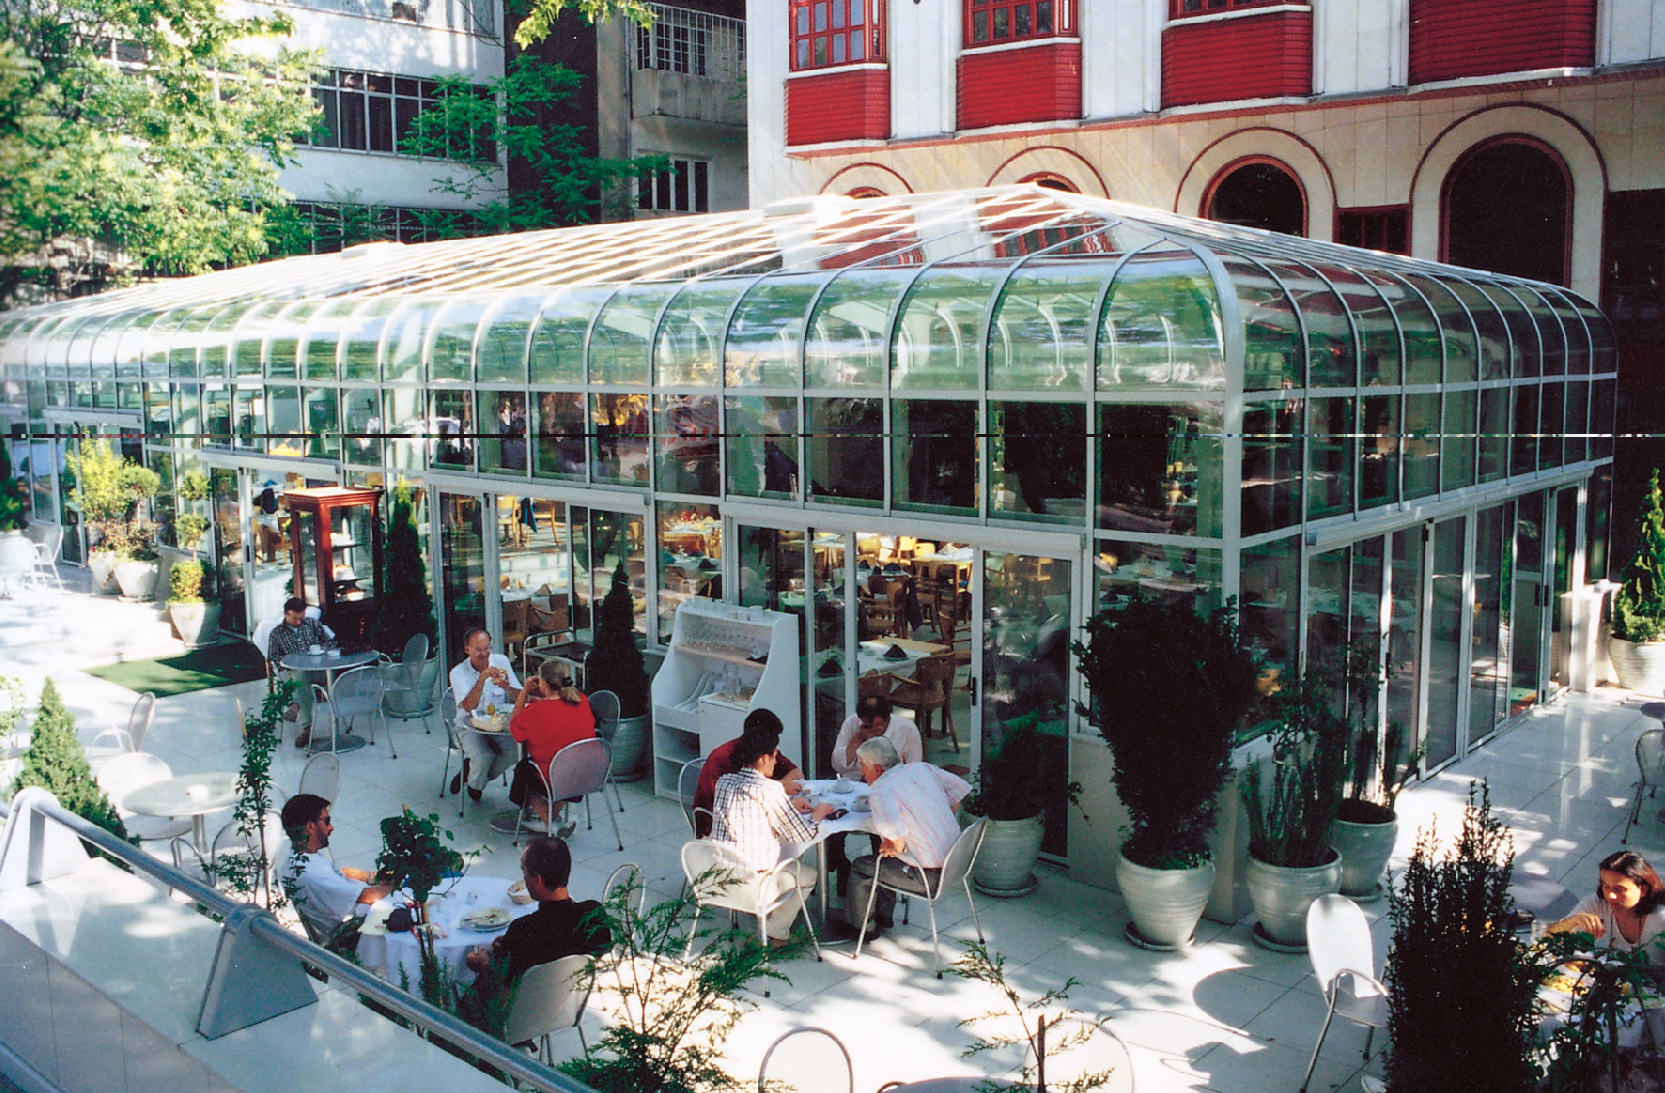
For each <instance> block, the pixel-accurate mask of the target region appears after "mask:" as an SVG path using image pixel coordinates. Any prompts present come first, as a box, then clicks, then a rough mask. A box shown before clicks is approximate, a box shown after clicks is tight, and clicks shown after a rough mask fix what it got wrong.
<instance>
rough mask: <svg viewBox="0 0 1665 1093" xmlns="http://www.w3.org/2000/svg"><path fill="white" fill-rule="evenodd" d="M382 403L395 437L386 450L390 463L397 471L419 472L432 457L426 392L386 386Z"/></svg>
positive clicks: (418, 389) (431, 433)
mask: <svg viewBox="0 0 1665 1093" xmlns="http://www.w3.org/2000/svg"><path fill="white" fill-rule="evenodd" d="M382 403H383V406H384V408H385V409H386V412H387V420H388V422H389V424H391V425H392V429H391V430H390V431H391V432H392V433H393V434H394V436H395V439H394V440H393V442H392V444H391V445H390V446H389V451H388V458H389V462H390V464H391V465H392V466H394V467H397V468H399V469H400V470H407V471H414V470H421V469H422V468H423V467H425V466H427V460H428V457H429V456H430V455H431V454H433V440H432V437H433V435H434V431H433V429H432V427H431V423H430V422H429V420H428V405H427V404H428V392H427V391H426V390H425V389H423V388H420V387H390V388H387V389H386V390H384V391H383V392H382ZM405 437H410V438H411V439H409V440H407V439H404V438H405Z"/></svg>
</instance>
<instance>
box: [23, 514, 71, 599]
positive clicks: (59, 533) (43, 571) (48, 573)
mask: <svg viewBox="0 0 1665 1093" xmlns="http://www.w3.org/2000/svg"><path fill="white" fill-rule="evenodd" d="M35 528H40V529H42V531H41V533H40V535H41V538H40V541H39V542H37V543H36V544H35V565H34V571H33V572H32V573H31V574H30V576H31V578H32V579H33V580H34V582H35V583H36V584H40V585H45V584H48V583H50V584H52V585H54V586H56V587H57V589H58V591H59V592H62V591H63V590H64V581H63V578H62V577H60V576H58V551H59V550H61V549H62V548H63V545H64V528H63V525H62V524H47V523H35V524H31V525H30V529H31V531H32V530H33V529H35Z"/></svg>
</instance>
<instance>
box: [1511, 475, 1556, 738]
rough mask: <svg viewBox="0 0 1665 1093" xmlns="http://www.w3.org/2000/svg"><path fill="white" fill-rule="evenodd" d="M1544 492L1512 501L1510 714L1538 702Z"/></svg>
mask: <svg viewBox="0 0 1665 1093" xmlns="http://www.w3.org/2000/svg"><path fill="white" fill-rule="evenodd" d="M1545 507H1546V505H1545V500H1544V494H1543V493H1542V492H1538V493H1529V494H1526V495H1525V496H1524V497H1521V498H1520V499H1519V500H1517V501H1516V502H1515V526H1514V542H1515V565H1514V581H1513V587H1512V588H1511V589H1510V596H1511V598H1512V599H1513V601H1514V608H1513V611H1512V612H1511V616H1510V626H1509V708H1508V716H1510V717H1513V716H1514V715H1515V714H1518V713H1520V712H1521V711H1522V710H1524V709H1526V708H1527V707H1528V706H1531V705H1532V704H1533V703H1534V702H1536V701H1538V695H1539V684H1540V681H1541V680H1542V678H1543V676H1542V672H1541V665H1540V660H1541V659H1542V654H1543V648H1544V641H1543V628H1544V590H1545V588H1546V587H1547V585H1546V584H1545V581H1544V515H1545V514H1544V509H1545Z"/></svg>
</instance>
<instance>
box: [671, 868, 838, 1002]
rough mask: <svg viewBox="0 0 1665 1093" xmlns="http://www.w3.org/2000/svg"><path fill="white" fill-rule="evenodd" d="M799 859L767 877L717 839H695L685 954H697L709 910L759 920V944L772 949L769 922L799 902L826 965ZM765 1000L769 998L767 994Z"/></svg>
mask: <svg viewBox="0 0 1665 1093" xmlns="http://www.w3.org/2000/svg"><path fill="white" fill-rule="evenodd" d="M795 865H796V859H792V858H788V859H787V860H786V861H783V862H779V863H777V864H776V865H775V867H774V868H773V869H767V870H764V871H762V872H759V871H758V870H756V869H754V868H752V866H751V864H750V863H749V862H747V861H746V859H745V858H744V857H743V856H741V854H740V848H739V847H737V846H735V845H734V844H733V843H725V842H718V841H717V840H716V839H693V840H691V841H689V842H685V843H683V844H682V875H683V879H684V880H686V881H687V883H688V887H689V890H690V891H692V892H693V894H694V917H693V920H692V921H691V922H689V924H688V944H687V948H686V949H685V950H684V951H685V952H692V951H693V949H694V938H695V936H696V935H697V934H698V933H699V922H700V913H701V912H702V911H703V910H704V909H705V908H706V907H721V908H724V909H725V910H729V911H738V912H739V913H741V914H743V915H753V916H756V918H757V939H758V942H759V943H760V944H763V945H767V944H768V943H769V916H770V915H771V914H773V913H774V912H775V911H777V910H780V909H781V908H783V907H786V906H788V905H789V904H792V903H794V902H796V904H797V907H798V909H797V912H796V914H795V915H794V919H795V918H796V915H798V914H801V915H803V916H804V925H805V926H806V927H808V929H809V937H810V941H812V942H813V943H814V945H815V959H816V960H817V961H819V960H820V959H821V942H820V940H819V939H818V938H817V937H816V936H815V924H814V923H813V922H811V921H810V917H809V905H808V904H807V903H806V902H805V901H804V890H803V887H802V886H801V885H800V884H799V883H798V874H797V871H796V869H795V868H793V867H794V866H795ZM763 997H765V998H767V997H769V990H768V988H767V987H765V988H764V991H763Z"/></svg>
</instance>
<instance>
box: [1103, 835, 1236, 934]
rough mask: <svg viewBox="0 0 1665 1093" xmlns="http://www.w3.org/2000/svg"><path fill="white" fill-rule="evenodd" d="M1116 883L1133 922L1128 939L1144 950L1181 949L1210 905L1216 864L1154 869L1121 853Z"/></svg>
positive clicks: (1128, 930)
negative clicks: (1187, 867) (1209, 899)
mask: <svg viewBox="0 0 1665 1093" xmlns="http://www.w3.org/2000/svg"><path fill="white" fill-rule="evenodd" d="M1116 883H1117V885H1119V886H1120V887H1121V890H1122V898H1123V899H1125V900H1126V901H1127V912H1128V914H1129V916H1131V917H1132V919H1133V921H1132V922H1130V923H1128V927H1127V939H1128V940H1129V941H1131V942H1133V944H1135V945H1137V946H1139V947H1140V948H1141V949H1155V950H1158V951H1161V952H1167V951H1171V950H1174V949H1182V948H1185V947H1186V946H1188V945H1190V944H1191V935H1192V934H1194V933H1196V930H1197V922H1198V920H1199V919H1201V918H1202V913H1203V909H1204V908H1205V907H1207V906H1208V894H1209V892H1210V891H1212V890H1213V888H1214V863H1213V861H1207V862H1204V863H1203V864H1201V865H1198V866H1193V867H1191V868H1190V869H1152V868H1150V867H1148V866H1144V865H1139V864H1138V863H1136V862H1131V861H1128V859H1127V855H1126V854H1122V855H1121V856H1120V858H1119V859H1118V860H1117V862H1116Z"/></svg>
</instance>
